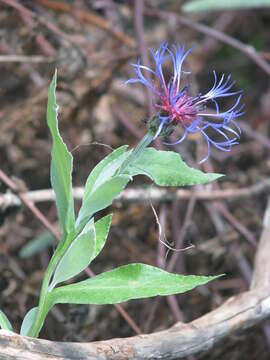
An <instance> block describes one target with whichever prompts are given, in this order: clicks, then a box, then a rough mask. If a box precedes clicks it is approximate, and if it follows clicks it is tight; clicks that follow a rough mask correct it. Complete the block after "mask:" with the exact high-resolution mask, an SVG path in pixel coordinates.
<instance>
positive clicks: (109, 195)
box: [76, 175, 130, 227]
mask: <svg viewBox="0 0 270 360" xmlns="http://www.w3.org/2000/svg"><path fill="white" fill-rule="evenodd" d="M129 180H130V176H126V175H120V176H114V177H113V178H112V179H110V180H108V181H106V182H105V183H103V184H101V185H100V186H99V187H98V188H97V189H96V190H95V191H94V192H90V193H89V194H88V196H87V197H85V198H84V201H83V204H82V207H81V209H80V211H79V214H78V218H77V221H76V226H77V227H78V226H80V225H81V224H83V223H84V222H85V221H86V220H87V219H89V218H91V217H92V216H93V215H94V214H95V213H96V212H97V211H100V210H102V209H105V208H106V207H108V206H109V205H111V204H112V202H113V200H114V198H116V197H117V196H118V195H119V194H120V192H121V191H122V190H123V189H124V187H125V186H126V185H127V183H128V182H129Z"/></svg>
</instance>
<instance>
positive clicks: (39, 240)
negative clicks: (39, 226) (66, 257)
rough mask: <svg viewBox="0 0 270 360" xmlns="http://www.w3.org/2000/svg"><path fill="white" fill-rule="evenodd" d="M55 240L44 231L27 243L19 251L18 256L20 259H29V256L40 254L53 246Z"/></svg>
mask: <svg viewBox="0 0 270 360" xmlns="http://www.w3.org/2000/svg"><path fill="white" fill-rule="evenodd" d="M54 242H55V239H54V237H53V235H52V234H51V233H50V232H49V231H44V232H43V233H42V234H40V235H38V236H37V237H35V238H34V239H33V240H30V241H28V242H27V243H26V244H25V245H24V246H23V247H22V248H21V250H20V252H19V256H20V258H22V259H27V258H30V257H31V256H33V255H35V254H38V253H41V252H42V251H43V250H44V249H46V248H48V247H49V246H51V245H53V243H54Z"/></svg>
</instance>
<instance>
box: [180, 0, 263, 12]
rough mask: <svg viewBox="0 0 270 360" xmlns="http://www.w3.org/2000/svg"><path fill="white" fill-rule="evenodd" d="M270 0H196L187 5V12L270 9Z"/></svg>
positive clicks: (184, 8)
mask: <svg viewBox="0 0 270 360" xmlns="http://www.w3.org/2000/svg"><path fill="white" fill-rule="evenodd" d="M269 6H270V0H218V1H217V0H194V1H189V2H188V3H185V5H184V6H182V9H183V10H184V11H186V12H200V11H217V10H232V9H249V8H261V7H269Z"/></svg>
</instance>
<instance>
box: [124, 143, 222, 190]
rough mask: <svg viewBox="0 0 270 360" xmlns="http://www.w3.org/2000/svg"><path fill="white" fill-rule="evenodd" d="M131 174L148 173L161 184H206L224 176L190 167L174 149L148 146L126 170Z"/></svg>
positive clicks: (147, 174)
mask: <svg viewBox="0 0 270 360" xmlns="http://www.w3.org/2000/svg"><path fill="white" fill-rule="evenodd" d="M126 172H127V173H128V174H130V175H131V176H135V175H139V174H142V175H146V176H148V177H150V179H152V180H153V181H154V182H155V183H156V184H157V185H160V186H185V185H196V184H205V183H208V182H210V181H213V180H216V179H218V178H219V177H221V176H223V175H221V174H205V173H203V172H202V171H200V170H197V169H193V168H191V167H189V166H188V165H187V164H186V163H185V162H184V161H183V160H182V159H181V156H180V155H179V154H178V153H176V152H174V151H160V150H156V149H154V148H146V149H145V150H144V151H143V153H142V154H141V155H140V156H139V157H138V158H137V159H136V160H135V161H134V163H133V164H132V165H130V166H129V167H128V169H127V171H126Z"/></svg>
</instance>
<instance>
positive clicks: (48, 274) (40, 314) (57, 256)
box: [27, 234, 73, 337]
mask: <svg viewBox="0 0 270 360" xmlns="http://www.w3.org/2000/svg"><path fill="white" fill-rule="evenodd" d="M72 239H73V234H69V236H68V237H67V238H66V239H65V240H61V241H60V243H59V244H58V246H57V248H56V250H55V252H54V254H53V256H52V258H51V260H50V262H49V265H48V267H47V269H46V271H45V274H44V278H43V281H42V287H41V291H40V299H39V304H38V311H37V315H36V318H35V321H34V322H33V324H32V326H31V328H30V330H29V333H28V334H27V335H28V336H31V337H37V336H38V334H39V332H40V329H41V327H42V325H43V322H44V319H45V317H46V314H47V312H48V309H47V306H46V301H47V294H48V287H49V284H50V281H51V278H52V275H53V273H54V270H55V268H56V266H57V264H58V263H59V261H60V260H61V258H62V256H63V255H64V254H65V252H66V250H67V248H68V247H69V245H70V243H71V241H72Z"/></svg>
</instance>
